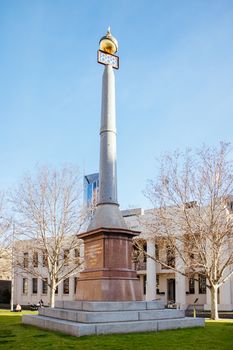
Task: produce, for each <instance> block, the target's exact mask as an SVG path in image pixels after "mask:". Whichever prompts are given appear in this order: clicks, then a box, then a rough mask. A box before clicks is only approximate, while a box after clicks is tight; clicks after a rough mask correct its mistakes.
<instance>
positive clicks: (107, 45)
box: [99, 27, 118, 55]
mask: <svg viewBox="0 0 233 350" xmlns="http://www.w3.org/2000/svg"><path fill="white" fill-rule="evenodd" d="M99 45H100V50H102V51H104V52H107V53H110V54H111V55H114V53H116V52H117V50H118V42H117V40H116V38H114V37H113V36H112V34H111V32H110V27H109V28H108V31H107V34H106V35H105V36H103V37H102V38H101V39H100V42H99Z"/></svg>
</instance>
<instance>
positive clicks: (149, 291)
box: [146, 239, 156, 301]
mask: <svg viewBox="0 0 233 350" xmlns="http://www.w3.org/2000/svg"><path fill="white" fill-rule="evenodd" d="M147 254H148V255H149V256H151V257H154V258H155V254H156V251H155V242H154V240H153V239H151V240H150V239H149V240H148V241H147ZM149 256H147V259H146V267H147V269H146V270H147V271H146V275H147V276H146V277H147V282H146V300H148V301H149V300H154V299H156V262H155V260H154V259H152V258H150V257H149Z"/></svg>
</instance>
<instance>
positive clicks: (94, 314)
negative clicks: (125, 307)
mask: <svg viewBox="0 0 233 350" xmlns="http://www.w3.org/2000/svg"><path fill="white" fill-rule="evenodd" d="M39 314H40V315H41V316H47V317H53V318H58V319H63V320H67V321H74V322H81V323H103V322H128V321H144V320H162V319H171V318H182V317H184V311H183V310H174V309H163V310H139V311H122V310H119V311H108V312H103V311H80V310H79V311H77V310H68V309H59V308H42V309H40V310H39Z"/></svg>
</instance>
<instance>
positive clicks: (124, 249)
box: [76, 228, 142, 301]
mask: <svg viewBox="0 0 233 350" xmlns="http://www.w3.org/2000/svg"><path fill="white" fill-rule="evenodd" d="M137 234H138V232H137V231H131V230H128V229H117V228H116V229H114V228H100V229H97V230H92V231H89V232H86V233H83V234H82V235H79V238H81V239H83V241H84V260H85V270H84V271H83V272H81V273H80V277H79V279H78V282H77V294H76V300H89V301H134V300H142V294H141V289H140V284H139V280H138V278H137V275H136V271H135V270H134V269H133V264H132V238H133V237H134V236H136V235H137Z"/></svg>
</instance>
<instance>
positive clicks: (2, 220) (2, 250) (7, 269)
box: [0, 192, 12, 278]
mask: <svg viewBox="0 0 233 350" xmlns="http://www.w3.org/2000/svg"><path fill="white" fill-rule="evenodd" d="M5 204H6V201H5V195H4V193H3V192H0V274H1V276H3V278H4V276H11V244H12V230H11V226H12V220H11V219H9V218H8V217H7V213H6V207H5Z"/></svg>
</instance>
